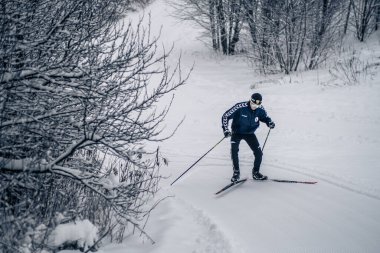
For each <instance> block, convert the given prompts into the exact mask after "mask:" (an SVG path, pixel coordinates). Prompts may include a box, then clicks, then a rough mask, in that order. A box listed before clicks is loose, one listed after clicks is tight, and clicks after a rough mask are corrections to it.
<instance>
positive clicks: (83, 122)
mask: <svg viewBox="0 0 380 253" xmlns="http://www.w3.org/2000/svg"><path fill="white" fill-rule="evenodd" d="M130 6H131V2H130V1H127V0H91V1H90V0H75V1H74V0H53V1H39V0H37V1H17V0H5V1H2V2H1V4H0V29H1V33H0V63H1V65H0V234H1V235H2V236H1V237H0V251H3V252H9V251H11V252H17V251H20V250H21V249H30V250H32V251H37V250H38V249H42V248H46V243H45V240H46V237H47V236H48V234H49V231H51V230H52V229H53V228H54V226H56V225H57V221H55V219H54V217H55V216H57V214H64V216H65V217H66V218H67V219H75V218H80V219H84V218H87V219H89V220H91V222H93V223H94V224H96V225H97V226H99V229H100V232H101V233H105V232H107V231H108V232H107V233H109V234H111V235H112V234H113V233H116V232H115V231H117V230H118V231H122V230H123V228H124V227H125V226H126V225H127V224H130V225H132V226H133V227H134V229H137V230H139V231H140V232H141V233H145V232H144V230H143V227H142V226H141V222H142V220H144V219H145V218H146V217H147V216H146V213H147V212H149V211H150V209H149V207H145V205H146V204H147V203H148V202H149V201H150V199H151V198H152V197H153V195H154V193H155V192H156V191H157V190H158V188H157V187H158V181H159V179H160V175H159V173H158V169H159V167H160V166H161V165H162V162H163V158H162V157H161V155H160V152H159V150H158V149H157V150H153V151H149V150H147V149H146V148H144V144H145V143H147V142H156V141H161V140H163V139H165V138H169V137H170V136H162V135H161V133H162V130H163V126H162V124H161V123H162V122H163V120H164V118H165V116H166V114H167V112H168V110H169V107H170V104H169V105H168V106H167V107H163V106H161V105H160V107H159V105H158V103H159V101H160V99H161V98H162V97H163V96H165V95H166V94H169V93H172V92H173V91H174V90H175V89H176V88H178V87H179V86H181V85H182V84H184V81H185V80H186V78H185V79H182V78H181V71H180V65H179V64H178V66H177V68H176V69H172V70H170V69H169V67H168V66H167V65H166V58H167V56H168V54H169V53H170V52H164V53H162V54H160V53H158V51H157V47H158V45H157V38H155V37H152V36H151V34H150V30H149V27H144V26H143V25H142V22H139V23H138V24H136V26H133V25H132V24H130V23H128V24H124V23H122V22H120V19H121V18H122V17H123V15H125V13H126V11H127V9H128V8H130ZM153 76H157V77H159V78H158V79H159V80H158V81H156V82H153V81H152V77H153ZM155 80H157V79H155ZM159 108H162V109H159ZM115 173H117V175H116V174H115ZM41 226H45V227H46V228H45V229H38V228H41ZM110 228H112V229H110ZM146 236H148V235H146ZM37 237H38V238H37ZM117 239H119V240H121V239H122V236H120V237H118V238H117Z"/></svg>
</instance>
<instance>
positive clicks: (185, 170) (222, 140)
mask: <svg viewBox="0 0 380 253" xmlns="http://www.w3.org/2000/svg"><path fill="white" fill-rule="evenodd" d="M225 138H226V137H223V139H221V140H220V141H219V142H218V143H216V144H215V145H214V146H213V147H212V148H210V149H209V151H207V152H206V153H205V154H204V155H202V156H201V157H200V158H199V159H198V160H197V161H196V162H195V163H193V164H192V165H191V166H190V167H189V168H188V169H187V170H185V171H184V172H183V173H182V174H181V175H180V176H179V177H177V178H176V180H174V181H173V182H172V183H171V184H170V185H173V184H174V183H175V182H177V180H178V179H180V178H181V177H182V176H183V175H185V174H186V173H187V172H188V171H189V170H190V169H191V168H192V167H194V165H195V164H197V163H198V162H199V161H200V160H202V158H203V157H205V156H206V155H207V154H208V153H210V151H211V150H213V149H214V148H215V147H216V146H218V145H219V143H221V142H222V141H223V140H224V139H225Z"/></svg>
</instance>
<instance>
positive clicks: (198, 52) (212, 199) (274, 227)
mask: <svg viewBox="0 0 380 253" xmlns="http://www.w3.org/2000/svg"><path fill="white" fill-rule="evenodd" d="M172 11H173V10H172V8H171V7H170V6H169V5H168V4H167V2H165V1H163V0H157V1H155V2H154V3H153V4H152V5H151V6H149V8H147V10H145V12H146V13H149V12H150V13H151V20H152V31H154V32H155V33H156V34H158V33H159V31H160V29H162V30H161V38H160V41H161V42H162V43H163V45H165V48H169V47H170V46H171V44H172V43H174V45H175V49H174V52H173V54H172V57H171V58H170V59H169V61H170V62H169V63H170V64H174V63H175V59H176V58H177V57H178V56H179V54H181V61H182V67H183V69H182V71H183V72H186V70H188V69H190V68H191V66H192V65H193V64H194V70H193V72H192V74H191V76H190V79H189V80H188V82H187V84H186V85H185V86H183V87H181V88H179V89H178V90H177V91H176V94H175V99H174V103H173V106H172V109H171V111H170V113H169V115H168V117H167V123H166V124H167V129H168V132H169V131H171V130H173V129H174V128H175V126H176V124H177V123H178V122H180V121H181V120H182V119H183V118H185V120H184V122H183V124H182V125H181V127H180V128H179V129H178V131H177V132H176V134H175V135H174V137H173V138H171V139H169V140H168V141H165V142H163V143H161V144H160V146H161V149H162V152H163V153H164V155H166V157H167V158H168V159H169V162H170V163H169V166H168V167H165V168H163V169H162V173H163V174H164V175H165V176H169V178H168V179H167V180H163V181H162V185H161V188H162V190H161V191H160V194H159V196H157V197H158V198H162V197H165V196H168V195H169V196H172V197H170V198H167V199H166V200H164V201H163V202H162V203H161V204H160V205H159V206H158V207H156V208H155V209H154V210H153V211H152V213H151V217H150V220H149V223H148V224H147V226H146V231H147V233H148V234H149V235H150V236H151V237H152V238H153V239H154V240H155V241H156V243H155V244H153V245H152V244H151V243H150V242H149V241H148V240H144V238H143V237H139V235H133V234H131V235H129V236H128V237H127V238H126V240H125V242H124V243H122V244H112V243H108V244H105V245H103V246H102V247H101V249H100V250H99V252H101V253H122V252H123V253H124V252H132V253H148V252H149V253H174V252H176V253H177V252H181V253H206V252H207V253H224V252H225V253H252V252H260V253H265V252H281V253H282V252H285V253H286V252H289V253H290V252H292V253H298V252H308V253H310V252H316V253H317V252H342V253H348V252H368V253H369V252H373V253H375V252H380V237H379V235H380V164H379V159H380V158H379V157H380V131H379V125H380V99H379V97H380V74H379V72H380V71H379V69H380V68H379V67H377V68H376V67H374V68H371V69H370V70H369V71H366V72H365V74H361V75H360V76H359V83H357V84H355V85H344V83H343V82H344V80H342V79H336V78H335V79H334V78H333V76H332V75H331V74H329V71H328V68H327V67H326V69H319V70H314V71H307V72H298V73H295V74H292V75H288V76H284V75H276V76H266V77H265V76H261V75H259V74H257V73H256V72H254V71H253V69H252V67H251V66H249V65H248V64H247V63H246V61H245V59H244V58H242V57H238V56H234V57H225V56H221V55H217V54H215V53H213V52H212V51H211V50H210V49H208V48H207V47H206V46H205V45H204V44H202V43H201V42H200V41H199V40H197V36H199V35H200V31H199V30H197V28H196V27H194V26H192V25H191V24H189V23H183V22H179V21H178V20H176V19H175V18H173V17H172V16H171V15H170V14H171V12H172ZM349 41H352V42H351V43H349ZM345 43H346V44H347V45H346V46H347V48H348V50H346V52H345V53H342V54H338V53H337V56H336V57H335V59H334V58H333V59H331V61H334V60H335V61H337V62H338V61H340V62H342V61H344V60H345V59H348V58H350V57H352V56H355V57H358V59H360V61H361V62H363V63H367V62H369V63H377V64H379V63H380V33H376V34H374V35H373V36H372V37H371V38H370V39H369V40H368V42H366V43H358V42H355V40H354V39H350V38H348V39H347V40H345ZM354 49H355V53H353V52H354ZM254 92H260V93H261V94H262V95H263V105H264V107H265V109H266V111H267V113H268V115H269V116H270V117H271V118H272V119H273V121H274V122H275V123H276V128H275V129H273V130H272V131H271V133H270V135H269V138H268V141H267V144H266V146H265V149H264V157H263V163H262V166H261V172H262V173H263V174H265V175H268V176H269V178H279V179H289V180H311V181H318V183H317V184H314V185H306V184H291V183H276V182H271V181H266V182H257V181H253V180H251V179H250V180H248V181H247V182H245V183H244V184H243V185H241V186H239V187H238V188H236V189H233V190H231V191H229V192H227V193H225V194H223V195H222V196H219V197H218V196H215V195H214V193H215V192H216V191H217V190H219V189H221V188H222V187H223V186H225V185H226V184H228V183H229V180H230V177H231V176H232V163H231V160H230V150H229V141H228V140H224V141H223V142H221V144H220V145H218V146H217V147H216V148H215V149H214V150H212V151H211V152H210V153H209V154H208V155H207V156H206V157H205V158H204V159H202V160H201V161H200V162H199V163H198V164H197V165H196V166H194V167H193V168H192V169H191V170H190V171H189V172H188V173H187V174H186V175H185V176H184V177H183V178H181V179H180V180H179V181H177V182H176V183H175V184H174V185H173V186H170V183H171V182H172V181H173V180H174V179H175V178H176V177H177V176H179V175H180V174H181V173H182V172H183V171H185V170H186V169H187V168H188V167H189V166H190V165H191V164H192V163H193V162H195V161H196V160H197V159H198V158H199V157H200V156H202V155H203V154H204V153H205V152H207V151H208V150H209V149H210V148H211V147H212V146H214V145H215V144H216V143H217V142H218V141H219V140H221V138H222V137H223V134H222V128H221V116H222V114H223V113H224V112H225V111H226V110H227V109H229V108H230V107H231V106H233V105H234V104H235V103H238V102H242V101H247V100H248V99H249V97H250V95H251V94H252V93H254ZM267 133H268V128H267V127H266V125H265V124H261V126H260V128H259V129H258V131H257V136H258V138H259V140H260V142H261V143H263V142H264V139H265V137H266V135H267ZM239 156H240V164H241V166H240V167H241V175H242V177H250V174H251V169H252V166H253V154H252V152H251V151H250V149H249V147H248V145H246V143H245V142H242V143H241V145H240V153H239Z"/></svg>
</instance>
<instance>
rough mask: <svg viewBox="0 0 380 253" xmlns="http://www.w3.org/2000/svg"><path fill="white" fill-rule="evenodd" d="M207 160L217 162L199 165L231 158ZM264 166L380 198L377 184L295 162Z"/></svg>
mask: <svg viewBox="0 0 380 253" xmlns="http://www.w3.org/2000/svg"><path fill="white" fill-rule="evenodd" d="M171 155H174V154H171ZM177 156H179V154H177ZM182 157H188V158H192V159H193V160H195V159H197V157H196V156H194V155H186V156H184V155H182ZM207 160H214V161H215V162H209V161H207V162H203V163H202V164H200V165H197V166H201V167H218V166H225V165H226V164H229V163H230V162H231V159H230V158H223V157H216V156H209V157H208V159H207ZM184 161H186V160H184ZM218 161H221V162H218ZM251 163H252V161H251V160H250V159H245V158H240V164H241V165H248V164H251ZM262 166H263V167H267V169H270V168H275V169H280V170H285V171H288V172H293V173H297V174H299V175H303V176H307V177H308V178H313V179H316V180H317V181H318V182H321V181H323V182H326V183H328V184H331V185H334V186H336V187H339V188H342V189H345V190H348V191H351V192H354V193H357V194H360V195H363V196H366V197H369V198H372V199H376V200H380V196H379V195H377V193H378V190H377V188H376V186H371V185H369V186H366V187H365V188H364V189H363V185H356V187H355V182H353V181H350V180H348V179H345V178H344V177H337V176H335V175H334V174H333V173H326V174H322V173H321V172H318V171H317V170H314V169H312V168H309V167H305V166H300V165H294V164H286V163H283V162H280V163H278V162H276V163H275V162H273V161H272V162H271V161H269V162H266V161H263V164H262ZM305 171H307V172H305ZM276 179H285V178H276ZM286 179H287V180H292V178H286Z"/></svg>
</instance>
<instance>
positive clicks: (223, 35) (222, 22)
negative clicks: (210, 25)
mask: <svg viewBox="0 0 380 253" xmlns="http://www.w3.org/2000/svg"><path fill="white" fill-rule="evenodd" d="M216 12H217V16H218V26H219V30H220V42H221V45H222V50H223V54H228V41H227V30H226V18H225V14H224V8H223V0H218V2H217V5H216Z"/></svg>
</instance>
